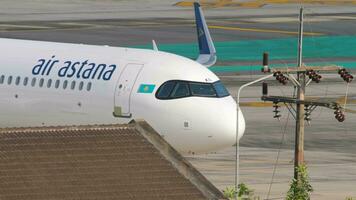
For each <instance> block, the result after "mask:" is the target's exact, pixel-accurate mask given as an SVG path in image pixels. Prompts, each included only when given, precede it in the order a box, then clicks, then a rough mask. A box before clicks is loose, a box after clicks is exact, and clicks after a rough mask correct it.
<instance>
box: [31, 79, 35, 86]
mask: <svg viewBox="0 0 356 200" xmlns="http://www.w3.org/2000/svg"><path fill="white" fill-rule="evenodd" d="M35 85H36V78H33V79H32V81H31V86H32V87H34V86H35Z"/></svg>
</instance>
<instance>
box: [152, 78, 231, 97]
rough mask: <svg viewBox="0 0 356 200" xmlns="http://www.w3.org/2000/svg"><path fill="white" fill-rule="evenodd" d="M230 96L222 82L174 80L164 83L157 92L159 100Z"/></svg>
mask: <svg viewBox="0 0 356 200" xmlns="http://www.w3.org/2000/svg"><path fill="white" fill-rule="evenodd" d="M229 95H230V94H229V92H228V91H227V90H226V88H225V87H224V85H223V84H222V83H221V82H220V81H217V82H215V83H200V82H191V81H181V80H172V81H167V82H165V83H163V84H162V85H161V86H160V88H159V89H158V90H157V92H156V97H157V98H158V99H177V98H183V97H191V96H198V97H215V98H219V97H226V96H229Z"/></svg>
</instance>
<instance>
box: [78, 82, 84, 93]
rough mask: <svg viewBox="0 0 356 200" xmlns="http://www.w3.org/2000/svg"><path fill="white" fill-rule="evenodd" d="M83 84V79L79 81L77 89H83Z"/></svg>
mask: <svg viewBox="0 0 356 200" xmlns="http://www.w3.org/2000/svg"><path fill="white" fill-rule="evenodd" d="M83 86H84V83H83V81H81V82H80V83H79V90H80V91H82V90H83Z"/></svg>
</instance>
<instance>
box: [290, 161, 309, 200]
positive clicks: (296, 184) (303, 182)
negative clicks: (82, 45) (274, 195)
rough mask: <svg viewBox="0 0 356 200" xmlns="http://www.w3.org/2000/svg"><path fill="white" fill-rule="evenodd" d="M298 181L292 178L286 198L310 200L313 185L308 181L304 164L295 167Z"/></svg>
mask: <svg viewBox="0 0 356 200" xmlns="http://www.w3.org/2000/svg"><path fill="white" fill-rule="evenodd" d="M296 170H297V171H298V175H299V179H300V181H298V180H296V179H293V180H292V183H291V184H290V189H289V191H288V193H287V198H286V200H310V194H311V193H312V192H313V187H312V186H311V185H310V183H309V176H308V171H307V166H306V165H305V164H303V165H300V166H299V167H297V168H296Z"/></svg>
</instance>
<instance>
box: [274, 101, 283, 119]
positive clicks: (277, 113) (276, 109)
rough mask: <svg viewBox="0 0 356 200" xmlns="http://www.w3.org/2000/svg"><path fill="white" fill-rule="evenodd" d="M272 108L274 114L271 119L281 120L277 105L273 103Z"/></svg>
mask: <svg viewBox="0 0 356 200" xmlns="http://www.w3.org/2000/svg"><path fill="white" fill-rule="evenodd" d="M273 108H274V110H273V112H274V116H273V118H275V119H278V120H279V119H280V118H281V116H282V115H281V114H280V112H281V111H279V108H280V106H279V105H278V104H277V103H274V105H273Z"/></svg>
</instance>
